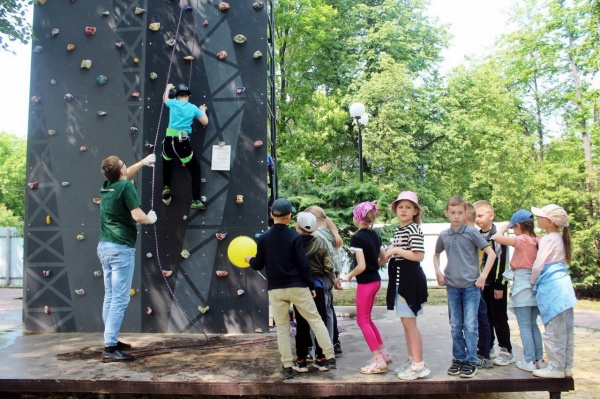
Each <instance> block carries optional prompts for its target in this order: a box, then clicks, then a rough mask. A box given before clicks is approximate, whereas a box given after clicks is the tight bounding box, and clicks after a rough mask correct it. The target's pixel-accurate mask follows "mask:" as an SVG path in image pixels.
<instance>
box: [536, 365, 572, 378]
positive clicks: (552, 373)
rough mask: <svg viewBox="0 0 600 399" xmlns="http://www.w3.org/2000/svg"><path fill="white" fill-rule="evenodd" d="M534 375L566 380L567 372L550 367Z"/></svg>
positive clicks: (537, 371)
mask: <svg viewBox="0 0 600 399" xmlns="http://www.w3.org/2000/svg"><path fill="white" fill-rule="evenodd" d="M533 375H535V376H536V377H542V378H565V371H564V370H559V369H555V368H553V367H552V366H548V367H546V368H544V369H540V370H535V371H534V372H533Z"/></svg>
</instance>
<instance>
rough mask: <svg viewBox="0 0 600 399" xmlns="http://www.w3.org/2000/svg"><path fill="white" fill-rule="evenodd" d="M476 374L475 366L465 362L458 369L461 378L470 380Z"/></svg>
mask: <svg viewBox="0 0 600 399" xmlns="http://www.w3.org/2000/svg"><path fill="white" fill-rule="evenodd" d="M475 374H477V365H476V364H475V363H469V362H465V363H464V364H463V366H462V368H461V369H460V376H461V378H471V377H473V376H474V375H475Z"/></svg>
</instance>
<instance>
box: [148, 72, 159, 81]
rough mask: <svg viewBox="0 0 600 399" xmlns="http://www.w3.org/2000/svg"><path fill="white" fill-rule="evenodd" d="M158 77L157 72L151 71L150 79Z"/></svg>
mask: <svg viewBox="0 0 600 399" xmlns="http://www.w3.org/2000/svg"><path fill="white" fill-rule="evenodd" d="M156 78H158V75H157V74H156V72H150V79H152V80H154V79H156Z"/></svg>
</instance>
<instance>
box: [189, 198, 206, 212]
mask: <svg viewBox="0 0 600 399" xmlns="http://www.w3.org/2000/svg"><path fill="white" fill-rule="evenodd" d="M191 208H192V209H195V210H197V211H203V210H205V209H206V205H204V204H203V203H202V201H200V200H196V201H192V206H191Z"/></svg>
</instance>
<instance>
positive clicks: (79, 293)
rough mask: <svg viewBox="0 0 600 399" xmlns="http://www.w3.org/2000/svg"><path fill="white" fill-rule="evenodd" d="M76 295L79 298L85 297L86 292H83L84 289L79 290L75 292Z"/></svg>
mask: <svg viewBox="0 0 600 399" xmlns="http://www.w3.org/2000/svg"><path fill="white" fill-rule="evenodd" d="M75 293H76V294H77V295H79V296H84V295H85V291H84V290H83V288H80V289H78V290H75Z"/></svg>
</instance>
